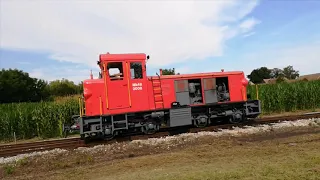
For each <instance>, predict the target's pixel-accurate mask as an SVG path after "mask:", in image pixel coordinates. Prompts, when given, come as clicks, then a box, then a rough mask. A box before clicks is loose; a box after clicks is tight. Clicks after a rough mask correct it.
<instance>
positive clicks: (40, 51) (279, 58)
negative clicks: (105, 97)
mask: <svg viewBox="0 0 320 180" xmlns="http://www.w3.org/2000/svg"><path fill="white" fill-rule="evenodd" d="M319 9H320V1H318V0H314V1H312V0H301V1H300V0H292V1H290V0H264V1H262V0H260V1H258V0H252V1H251V0H211V1H210V0H202V1H199V0H198V1H191V0H179V1H178V0H177V1H168V0H167V1H165V0H163V1H160V0H149V1H147V0H141V1H138V0H131V1H130V0H127V1H125V0H118V1H111V0H106V1H102V0H90V1H89V0H68V1H62V0H47V1H40V0H32V1H23V0H0V68H1V69H2V68H5V69H9V68H17V69H20V70H23V71H25V72H28V73H29V75H30V76H32V77H36V78H41V79H45V80H47V81H52V80H56V79H62V78H66V79H69V80H72V81H74V82H76V83H77V82H80V81H82V80H84V79H88V78H89V77H90V70H92V71H93V75H94V77H97V76H98V72H99V71H98V66H97V64H96V63H97V61H98V60H99V59H98V57H99V54H104V53H107V52H109V53H146V54H147V55H149V56H150V59H149V60H148V62H147V73H148V75H155V73H156V72H158V71H159V69H160V68H175V69H176V72H179V73H182V74H183V73H197V72H216V71H220V70H221V69H224V70H225V71H244V72H245V74H246V75H248V74H250V72H251V71H252V70H253V69H256V68H260V67H262V66H266V67H268V68H283V67H286V66H288V65H292V66H293V67H294V69H296V70H299V72H300V75H304V74H312V73H319V72H320V68H319V67H320V21H319V20H318V18H319V17H320V11H319Z"/></svg>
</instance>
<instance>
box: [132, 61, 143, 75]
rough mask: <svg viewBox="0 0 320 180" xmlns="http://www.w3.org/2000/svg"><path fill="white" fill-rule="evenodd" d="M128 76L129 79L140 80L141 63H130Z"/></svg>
mask: <svg viewBox="0 0 320 180" xmlns="http://www.w3.org/2000/svg"><path fill="white" fill-rule="evenodd" d="M130 74H131V79H142V78H143V75H142V63H141V62H131V63H130Z"/></svg>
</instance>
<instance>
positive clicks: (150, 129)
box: [141, 122, 159, 135]
mask: <svg viewBox="0 0 320 180" xmlns="http://www.w3.org/2000/svg"><path fill="white" fill-rule="evenodd" d="M141 130H142V132H143V133H144V134H148V135H151V134H155V133H156V132H157V131H158V130H159V125H157V124H156V123H155V122H147V123H146V124H145V125H144V126H142V127H141Z"/></svg>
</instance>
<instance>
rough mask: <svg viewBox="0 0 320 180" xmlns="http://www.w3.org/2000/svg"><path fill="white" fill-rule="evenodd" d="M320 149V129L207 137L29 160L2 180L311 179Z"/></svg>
mask: <svg viewBox="0 0 320 180" xmlns="http://www.w3.org/2000/svg"><path fill="white" fill-rule="evenodd" d="M120 146H122V145H121V144H119V147H120ZM137 146H144V145H137ZM319 148H320V127H299V128H296V127H293V128H287V129H283V130H280V131H277V132H275V131H273V132H272V131H271V132H268V133H260V134H255V135H246V136H241V137H220V138H216V137H209V136H204V137H200V138H198V139H197V140H196V141H192V142H188V143H185V144H183V143H182V144H180V145H178V146H170V147H169V145H161V147H160V146H159V147H148V146H145V147H143V148H142V149H143V150H141V148H138V147H136V148H134V147H130V148H129V147H126V148H122V149H121V150H119V148H118V147H115V148H113V149H110V150H109V151H103V152H99V153H98V154H94V155H91V154H82V153H77V154H66V155H59V156H58V157H49V158H47V159H42V160H41V159H34V160H28V159H25V160H23V161H21V162H18V163H17V166H15V167H13V166H7V165H5V166H0V177H1V178H3V179H47V180H49V179H68V180H71V179H94V180H105V179H113V180H117V179H119V180H120V179H139V180H145V179H159V180H160V179H166V180H171V179H172V180H173V179H199V180H200V179H201V180H203V179H293V180H294V179H303V180H306V179H317V178H318V177H320V153H319ZM8 172H9V173H8ZM1 173H2V174H1ZM1 175H2V176H1Z"/></svg>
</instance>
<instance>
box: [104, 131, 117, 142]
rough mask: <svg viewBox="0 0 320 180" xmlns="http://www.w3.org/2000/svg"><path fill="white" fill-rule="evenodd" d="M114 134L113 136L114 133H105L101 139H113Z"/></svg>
mask: <svg viewBox="0 0 320 180" xmlns="http://www.w3.org/2000/svg"><path fill="white" fill-rule="evenodd" d="M114 136H115V134H114V133H113V134H106V135H104V137H103V139H104V140H106V141H109V140H111V139H113V138H114Z"/></svg>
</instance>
